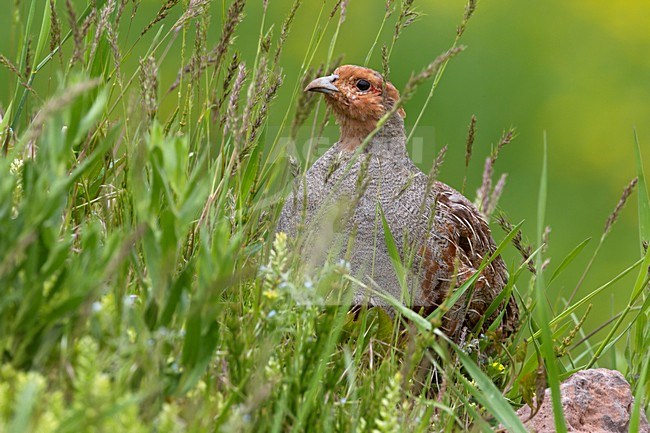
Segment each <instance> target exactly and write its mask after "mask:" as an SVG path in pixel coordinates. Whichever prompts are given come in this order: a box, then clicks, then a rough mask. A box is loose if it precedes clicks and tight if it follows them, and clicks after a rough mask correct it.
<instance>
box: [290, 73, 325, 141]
mask: <svg viewBox="0 0 650 433" xmlns="http://www.w3.org/2000/svg"><path fill="white" fill-rule="evenodd" d="M324 69H325V65H324V64H322V63H321V64H320V66H319V67H318V69H316V70H315V71H314V69H312V68H309V69H308V70H307V72H306V73H305V76H304V77H303V79H302V83H301V85H300V87H301V88H303V89H304V88H305V87H306V86H307V84H309V83H310V82H311V80H312V79H314V78H316V77H320V76H321V75H322V74H323V70H324ZM317 101H318V99H317V98H316V95H315V94H314V93H313V92H300V94H299V95H298V100H297V101H296V114H295V115H294V116H293V121H292V122H291V138H292V139H295V138H296V136H297V135H298V130H299V129H300V127H301V126H302V125H303V124H304V123H305V121H306V120H307V118H308V117H309V115H310V114H311V112H312V111H313V109H314V107H315V106H316V102H317Z"/></svg>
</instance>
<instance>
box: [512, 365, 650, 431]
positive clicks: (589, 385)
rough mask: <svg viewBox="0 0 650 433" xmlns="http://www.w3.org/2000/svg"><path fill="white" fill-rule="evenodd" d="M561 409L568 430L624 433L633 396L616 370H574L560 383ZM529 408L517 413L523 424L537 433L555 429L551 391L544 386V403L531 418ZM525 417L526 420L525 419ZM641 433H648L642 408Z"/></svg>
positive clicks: (648, 429)
mask: <svg viewBox="0 0 650 433" xmlns="http://www.w3.org/2000/svg"><path fill="white" fill-rule="evenodd" d="M560 392H561V393H562V409H563V410H564V418H565V420H566V425H567V429H568V431H569V432H575V433H583V432H584V433H610V432H612V433H613V432H616V433H623V432H628V431H629V424H630V416H631V414H632V407H633V404H634V397H632V391H631V389H630V384H629V383H628V382H627V381H626V380H625V378H624V377H623V375H622V374H621V373H620V372H618V371H615V370H608V369H606V368H594V369H590V370H583V371H579V372H578V373H575V374H574V375H573V376H571V377H570V378H568V379H567V380H566V381H564V382H563V383H562V384H561V386H560ZM530 413H531V409H530V407H528V406H524V407H522V408H521V409H519V410H518V411H517V415H518V416H519V418H520V419H521V420H522V421H525V424H524V425H525V426H526V427H527V428H528V429H530V430H531V431H534V432H537V433H547V432H548V433H551V432H555V426H554V421H553V407H552V402H551V390H550V389H548V388H547V389H546V392H545V396H544V403H542V407H541V408H540V410H539V412H538V413H537V414H536V415H535V416H534V417H533V418H532V419H530V420H528V418H529V417H530ZM526 420H528V421H527V422H526ZM639 432H640V433H650V426H649V425H648V420H647V418H646V416H645V413H643V411H641V419H640V424H639Z"/></svg>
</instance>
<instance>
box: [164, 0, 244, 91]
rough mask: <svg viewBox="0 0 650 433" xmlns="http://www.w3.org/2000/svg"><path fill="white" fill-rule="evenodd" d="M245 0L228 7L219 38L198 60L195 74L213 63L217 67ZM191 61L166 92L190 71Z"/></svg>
mask: <svg viewBox="0 0 650 433" xmlns="http://www.w3.org/2000/svg"><path fill="white" fill-rule="evenodd" d="M245 3H246V2H245V0H235V1H234V2H233V3H232V4H231V5H230V8H228V13H227V15H226V20H225V22H224V25H223V29H222V31H221V39H220V40H219V43H218V44H217V46H216V47H215V48H213V49H212V51H211V52H210V54H208V55H207V56H204V57H203V58H202V59H201V61H200V62H199V65H200V68H199V70H197V71H196V72H195V74H196V75H198V74H200V73H201V72H203V70H205V69H206V68H207V67H208V66H211V65H214V66H215V68H217V69H218V68H219V66H220V65H221V61H222V59H223V56H224V55H225V54H226V51H227V50H228V47H229V46H230V43H231V42H232V37H233V34H234V32H235V29H236V27H237V25H238V24H239V23H240V22H241V20H242V14H243V10H244V4H245ZM192 67H193V63H192V62H190V64H188V65H185V66H184V67H182V68H181V69H180V70H179V71H178V75H177V77H176V80H175V81H174V83H173V84H172V85H171V86H170V87H169V90H167V92H173V91H174V90H176V88H178V86H179V85H180V82H181V79H182V77H183V74H187V73H190V72H192Z"/></svg>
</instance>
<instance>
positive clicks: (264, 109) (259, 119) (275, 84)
mask: <svg viewBox="0 0 650 433" xmlns="http://www.w3.org/2000/svg"><path fill="white" fill-rule="evenodd" d="M281 85H282V76H281V75H279V74H276V75H275V77H274V78H272V79H271V82H270V84H269V87H268V88H267V89H266V92H265V93H264V98H263V99H262V105H261V106H260V109H259V111H258V113H257V116H256V117H255V121H254V122H253V125H252V126H251V131H250V134H249V136H248V143H249V145H251V144H252V143H254V142H255V138H256V137H257V132H258V130H259V128H260V126H262V123H264V121H265V120H266V117H267V115H268V110H269V105H270V104H271V101H272V100H273V99H274V98H275V96H276V95H277V93H278V89H279V88H280V86H281ZM246 150H248V149H246ZM246 153H247V152H242V154H243V155H245V154H246Z"/></svg>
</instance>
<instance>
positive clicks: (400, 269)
mask: <svg viewBox="0 0 650 433" xmlns="http://www.w3.org/2000/svg"><path fill="white" fill-rule="evenodd" d="M377 207H378V208H379V213H380V215H381V225H382V227H383V228H384V240H385V241H386V247H387V248H388V255H389V256H390V261H391V263H392V264H393V269H395V274H397V281H399V284H400V287H401V288H402V294H407V293H408V291H407V287H406V268H405V267H404V265H403V264H402V259H401V258H400V256H399V251H398V250H397V245H396V244H395V239H393V234H392V233H391V231H390V227H389V226H388V221H386V215H384V210H383V209H382V208H381V205H380V204H379V203H377Z"/></svg>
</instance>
